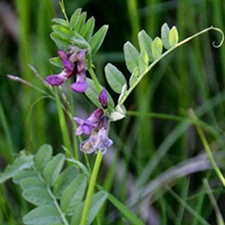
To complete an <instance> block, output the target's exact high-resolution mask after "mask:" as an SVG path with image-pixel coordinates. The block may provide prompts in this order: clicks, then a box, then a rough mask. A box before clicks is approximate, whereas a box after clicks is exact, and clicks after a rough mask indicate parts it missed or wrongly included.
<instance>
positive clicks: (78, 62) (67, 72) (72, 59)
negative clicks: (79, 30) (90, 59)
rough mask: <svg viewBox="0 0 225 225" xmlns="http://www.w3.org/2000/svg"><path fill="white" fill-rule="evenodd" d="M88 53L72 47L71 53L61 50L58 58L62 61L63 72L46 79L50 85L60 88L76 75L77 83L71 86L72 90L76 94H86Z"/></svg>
mask: <svg viewBox="0 0 225 225" xmlns="http://www.w3.org/2000/svg"><path fill="white" fill-rule="evenodd" d="M86 53H87V52H86V50H78V49H77V48H75V47H72V48H71V49H70V51H69V53H67V52H66V51H64V50H62V49H59V50H58V56H59V58H60V59H61V61H62V64H63V70H62V72H61V73H59V74H52V75H50V76H48V77H46V78H45V80H46V81H47V82H48V83H49V84H50V85H53V86H59V85H61V84H63V83H64V81H66V80H67V79H69V78H71V77H72V76H73V75H74V74H75V73H76V82H75V83H72V84H71V88H72V89H73V91H76V92H80V93H82V92H85V91H86V89H87V83H86V68H85V62H86Z"/></svg>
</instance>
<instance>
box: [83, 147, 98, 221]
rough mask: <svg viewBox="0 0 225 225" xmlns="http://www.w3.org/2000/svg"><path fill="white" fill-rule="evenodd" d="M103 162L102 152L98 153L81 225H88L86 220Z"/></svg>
mask: <svg viewBox="0 0 225 225" xmlns="http://www.w3.org/2000/svg"><path fill="white" fill-rule="evenodd" d="M101 161H102V152H101V151H98V154H97V157H96V160H95V165H94V169H93V172H92V175H91V180H90V183H89V187H88V192H87V197H86V200H85V204H84V209H83V213H82V217H81V222H80V225H85V224H86V219H87V215H88V211H89V207H90V204H91V198H92V195H93V192H94V187H95V183H96V179H97V176H98V171H99V168H100V165H101Z"/></svg>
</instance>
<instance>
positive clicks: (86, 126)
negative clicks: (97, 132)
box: [74, 108, 103, 135]
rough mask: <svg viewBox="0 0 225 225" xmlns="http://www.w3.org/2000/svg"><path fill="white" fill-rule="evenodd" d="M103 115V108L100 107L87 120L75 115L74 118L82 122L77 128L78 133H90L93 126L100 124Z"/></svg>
mask: <svg viewBox="0 0 225 225" xmlns="http://www.w3.org/2000/svg"><path fill="white" fill-rule="evenodd" d="M102 115H103V110H102V109H99V108H98V109H96V110H95V111H94V112H93V113H92V114H91V115H90V116H89V117H88V118H87V119H86V120H83V119H81V118H79V117H74V120H75V121H76V122H77V123H79V124H80V126H78V128H77V130H76V135H81V134H90V133H91V131H92V130H93V128H95V127H97V126H98V123H99V120H100V118H101V116H102Z"/></svg>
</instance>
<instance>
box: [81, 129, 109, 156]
mask: <svg viewBox="0 0 225 225" xmlns="http://www.w3.org/2000/svg"><path fill="white" fill-rule="evenodd" d="M112 144H113V141H112V140H111V139H110V138H109V137H108V130H107V129H105V128H104V127H102V128H100V129H99V130H98V131H97V132H96V131H93V132H92V134H91V136H90V137H89V138H88V139H87V140H85V141H83V142H82V143H81V144H80V150H81V151H82V152H85V153H88V154H91V153H95V154H96V153H97V152H98V151H99V150H100V151H102V154H105V153H106V151H107V149H108V148H109V147H110V146H111V145H112Z"/></svg>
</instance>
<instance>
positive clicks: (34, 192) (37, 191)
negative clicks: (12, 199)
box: [22, 187, 54, 206]
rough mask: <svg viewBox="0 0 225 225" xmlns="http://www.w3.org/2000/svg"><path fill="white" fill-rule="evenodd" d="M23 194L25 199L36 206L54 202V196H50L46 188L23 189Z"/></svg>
mask: <svg viewBox="0 0 225 225" xmlns="http://www.w3.org/2000/svg"><path fill="white" fill-rule="evenodd" d="M22 195H23V198H24V199H26V200H27V201H28V202H30V203H32V204H34V205H36V206H40V205H47V204H53V203H54V201H53V199H52V197H51V196H50V194H49V193H48V191H47V189H46V188H40V187H33V188H29V189H26V190H25V191H23V193H22Z"/></svg>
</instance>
